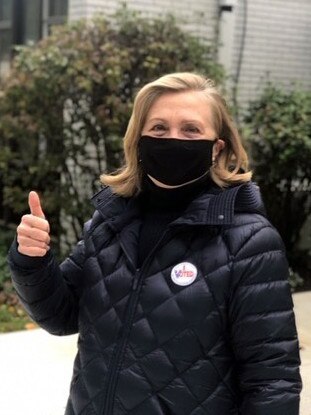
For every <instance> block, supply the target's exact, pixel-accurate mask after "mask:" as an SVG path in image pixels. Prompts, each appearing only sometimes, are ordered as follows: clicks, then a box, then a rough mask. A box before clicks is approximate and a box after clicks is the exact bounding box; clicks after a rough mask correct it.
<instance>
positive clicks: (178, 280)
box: [171, 262, 198, 286]
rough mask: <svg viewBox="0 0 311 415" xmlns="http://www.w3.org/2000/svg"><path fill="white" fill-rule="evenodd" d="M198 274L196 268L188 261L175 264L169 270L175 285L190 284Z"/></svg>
mask: <svg viewBox="0 0 311 415" xmlns="http://www.w3.org/2000/svg"><path fill="white" fill-rule="evenodd" d="M197 275H198V270H197V268H196V267H195V266H194V265H193V264H191V263H190V262H181V263H180V264H177V265H175V267H174V268H173V269H172V272H171V278H172V281H173V282H174V283H175V284H177V285H183V286H184V285H190V284H192V283H193V281H194V280H195V279H196V277H197Z"/></svg>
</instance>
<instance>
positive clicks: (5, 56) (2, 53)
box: [0, 0, 13, 72]
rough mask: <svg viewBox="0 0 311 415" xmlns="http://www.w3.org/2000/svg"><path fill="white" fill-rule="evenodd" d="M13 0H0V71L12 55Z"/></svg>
mask: <svg viewBox="0 0 311 415" xmlns="http://www.w3.org/2000/svg"><path fill="white" fill-rule="evenodd" d="M12 20H13V0H0V72H2V71H3V70H4V69H5V67H6V66H7V65H8V62H9V61H10V57H11V45H12V41H13V33H12Z"/></svg>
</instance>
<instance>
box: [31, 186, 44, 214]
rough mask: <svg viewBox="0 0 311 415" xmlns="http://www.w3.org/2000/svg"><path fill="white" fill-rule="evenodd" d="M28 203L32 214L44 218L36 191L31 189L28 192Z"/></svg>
mask: <svg viewBox="0 0 311 415" xmlns="http://www.w3.org/2000/svg"><path fill="white" fill-rule="evenodd" d="M28 204H29V208H30V213H31V214H32V215H34V216H37V217H39V218H43V219H44V218H45V215H44V213H43V210H42V207H41V202H40V198H39V196H38V193H36V192H33V191H32V192H30V193H29V196H28Z"/></svg>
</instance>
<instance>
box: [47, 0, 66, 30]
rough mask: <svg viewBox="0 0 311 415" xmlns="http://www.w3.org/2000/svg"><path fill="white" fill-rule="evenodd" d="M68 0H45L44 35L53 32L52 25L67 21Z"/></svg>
mask: <svg viewBox="0 0 311 415" xmlns="http://www.w3.org/2000/svg"><path fill="white" fill-rule="evenodd" d="M67 16H68V0H43V36H47V35H48V34H49V33H50V32H51V27H52V26H57V25H61V24H64V23H66V21H67Z"/></svg>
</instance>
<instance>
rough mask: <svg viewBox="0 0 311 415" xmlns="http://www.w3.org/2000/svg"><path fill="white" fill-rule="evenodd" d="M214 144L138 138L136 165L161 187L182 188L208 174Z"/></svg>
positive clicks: (173, 139)
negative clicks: (183, 185) (138, 162)
mask: <svg viewBox="0 0 311 415" xmlns="http://www.w3.org/2000/svg"><path fill="white" fill-rule="evenodd" d="M216 141H217V139H216V140H197V139H187V140H181V139H177V138H157V137H149V136H142V137H141V139H140V141H139V143H138V151H139V161H140V163H141V165H142V168H143V171H144V172H145V173H146V174H148V175H149V176H151V177H153V178H154V179H156V180H158V181H159V182H161V183H163V184H166V185H169V186H177V185H182V184H186V183H188V182H190V181H193V180H196V179H199V178H200V177H202V176H203V175H204V174H207V173H208V171H209V169H210V167H211V166H212V163H213V161H212V160H213V146H214V144H215V142H216Z"/></svg>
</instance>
